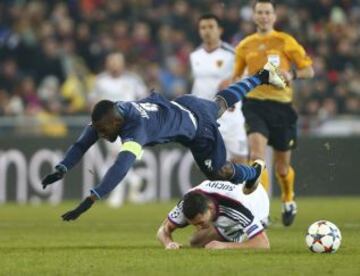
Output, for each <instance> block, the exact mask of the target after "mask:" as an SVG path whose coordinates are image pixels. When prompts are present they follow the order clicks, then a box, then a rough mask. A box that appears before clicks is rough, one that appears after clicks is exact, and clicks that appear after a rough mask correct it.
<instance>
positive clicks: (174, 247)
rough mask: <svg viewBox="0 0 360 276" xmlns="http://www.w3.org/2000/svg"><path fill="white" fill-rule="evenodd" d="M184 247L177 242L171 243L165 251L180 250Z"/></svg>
mask: <svg viewBox="0 0 360 276" xmlns="http://www.w3.org/2000/svg"><path fill="white" fill-rule="evenodd" d="M181 247H182V245H181V244H180V243H177V242H170V243H169V244H168V245H166V247H165V249H180V248H181Z"/></svg>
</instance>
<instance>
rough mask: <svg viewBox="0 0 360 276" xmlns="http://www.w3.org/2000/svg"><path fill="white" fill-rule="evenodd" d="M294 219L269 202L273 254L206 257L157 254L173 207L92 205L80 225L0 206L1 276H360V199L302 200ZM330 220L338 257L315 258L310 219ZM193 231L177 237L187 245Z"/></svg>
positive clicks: (48, 211) (55, 212)
mask: <svg viewBox="0 0 360 276" xmlns="http://www.w3.org/2000/svg"><path fill="white" fill-rule="evenodd" d="M297 202H298V208H299V210H298V217H297V219H296V221H295V223H294V225H293V226H291V227H289V228H285V227H283V226H282V225H281V221H280V202H279V201H278V200H273V202H272V207H271V217H272V221H273V224H272V226H271V228H270V229H269V230H268V234H269V237H270V241H271V246H272V249H271V250H270V251H269V252H263V251H255V252H252V251H240V250H223V251H208V250H203V249H191V248H184V249H182V250H179V251H166V250H164V249H162V247H161V246H160V245H159V243H158V242H157V240H156V239H155V235H156V230H157V228H158V226H159V224H160V223H161V221H162V220H163V219H164V218H165V216H166V215H167V213H168V211H169V210H170V209H171V208H172V207H173V206H174V204H175V202H172V203H155V204H144V205H130V204H129V205H125V206H124V207H122V208H120V209H110V208H108V207H107V206H106V205H104V204H103V203H100V204H99V203H96V205H95V206H93V208H92V209H91V210H89V212H88V213H86V214H84V215H83V216H82V217H81V218H80V219H79V220H78V221H75V222H70V223H65V222H62V221H61V220H60V215H61V214H62V213H63V212H65V211H67V210H68V209H71V208H73V207H74V206H75V205H76V203H75V202H66V203H63V204H61V205H59V206H50V205H41V206H17V205H12V204H7V205H3V206H1V207H0V275H72V274H76V275H120V274H122V275H144V274H146V275H205V274H206V275H239V274H242V275H250V274H251V275H264V274H266V275H360V208H359V203H360V199H359V198H355V197H352V198H350V197H348V198H344V197H343V198H340V197H339V198H336V197H335V198H299V199H298V201H297ZM319 219H327V220H330V221H332V222H334V223H335V224H336V225H337V226H338V227H339V228H340V230H341V232H342V235H343V241H342V245H341V247H340V249H339V251H338V252H337V253H335V254H330V255H324V254H313V253H311V252H310V251H309V250H308V249H307V248H306V246H305V242H304V236H305V232H306V229H307V227H308V226H309V225H310V224H311V223H312V222H314V221H316V220H319ZM192 230H193V229H192V228H191V227H188V228H187V229H185V230H178V231H177V232H176V233H175V235H174V237H175V239H176V240H178V241H180V242H182V243H184V244H186V243H187V241H188V237H189V235H190V234H191V232H192Z"/></svg>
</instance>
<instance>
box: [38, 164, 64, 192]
mask: <svg viewBox="0 0 360 276" xmlns="http://www.w3.org/2000/svg"><path fill="white" fill-rule="evenodd" d="M66 171H67V169H66V167H65V166H64V165H62V164H59V165H56V166H55V171H54V172H52V173H50V174H48V175H47V176H45V177H44V178H43V179H42V181H41V185H42V187H43V189H45V188H46V186H47V185H50V184H52V183H54V182H56V181H58V180H60V179H62V178H63V177H64V176H65V174H66Z"/></svg>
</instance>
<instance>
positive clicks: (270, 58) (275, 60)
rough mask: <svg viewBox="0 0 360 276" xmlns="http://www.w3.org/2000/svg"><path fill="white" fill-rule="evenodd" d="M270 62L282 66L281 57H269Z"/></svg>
mask: <svg viewBox="0 0 360 276" xmlns="http://www.w3.org/2000/svg"><path fill="white" fill-rule="evenodd" d="M267 59H268V61H269V62H271V63H272V64H274V65H276V66H280V56H279V55H268V57H267Z"/></svg>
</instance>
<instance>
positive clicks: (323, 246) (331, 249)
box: [305, 220, 341, 253]
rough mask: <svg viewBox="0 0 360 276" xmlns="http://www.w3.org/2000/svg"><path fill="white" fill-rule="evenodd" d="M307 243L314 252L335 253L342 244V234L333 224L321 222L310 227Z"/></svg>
mask: <svg viewBox="0 0 360 276" xmlns="http://www.w3.org/2000/svg"><path fill="white" fill-rule="evenodd" d="M305 242H306V245H307V246H308V247H309V249H310V250H311V251H312V252H315V253H335V252H336V251H337V250H338V249H339V247H340V244H341V233H340V230H339V228H338V227H337V226H336V225H335V224H333V223H332V222H330V221H327V220H319V221H316V222H314V223H313V224H311V225H310V227H309V229H308V230H307V234H306V238H305Z"/></svg>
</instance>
